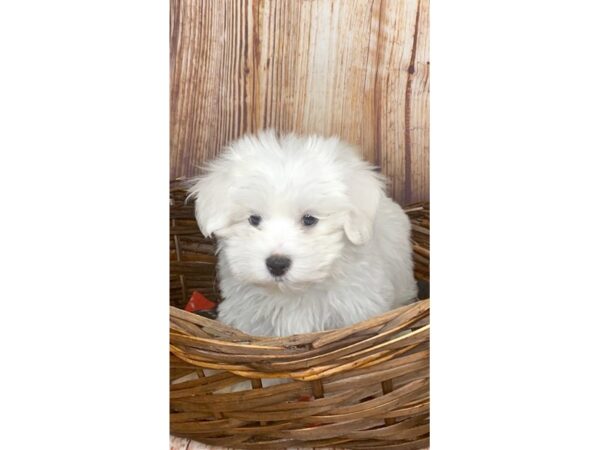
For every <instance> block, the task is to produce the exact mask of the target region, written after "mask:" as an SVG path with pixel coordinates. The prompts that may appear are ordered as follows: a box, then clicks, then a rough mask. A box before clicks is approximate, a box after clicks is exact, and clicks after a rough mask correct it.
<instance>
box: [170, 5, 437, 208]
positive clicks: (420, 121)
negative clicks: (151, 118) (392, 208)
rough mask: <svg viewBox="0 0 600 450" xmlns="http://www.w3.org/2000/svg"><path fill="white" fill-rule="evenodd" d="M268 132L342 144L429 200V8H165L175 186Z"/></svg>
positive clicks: (409, 195) (396, 185) (409, 194)
mask: <svg viewBox="0 0 600 450" xmlns="http://www.w3.org/2000/svg"><path fill="white" fill-rule="evenodd" d="M271 127H272V128H275V129H277V130H279V131H282V132H287V131H295V132H299V133H318V134H323V135H332V134H335V135H339V136H340V137H342V138H343V139H345V140H347V141H349V142H351V143H353V144H356V145H358V146H359V147H360V148H361V150H362V152H363V156H364V157H365V158H366V159H368V160H369V161H371V162H372V163H373V164H375V165H377V166H380V167H381V169H382V172H383V173H384V174H386V175H387V176H388V178H389V180H390V194H391V195H392V197H394V198H395V199H396V200H397V201H398V202H400V203H401V204H407V203H411V202H415V201H421V200H427V199H428V198H429V3H428V0H395V1H390V0H388V1H385V0H296V1H277V0H270V1H268V0H229V1H228V0H203V1H200V0H171V178H176V177H182V176H192V175H196V174H198V173H199V169H198V166H200V165H201V164H202V163H203V162H204V161H206V160H210V159H212V158H213V157H214V156H215V155H216V154H217V153H218V152H219V150H220V148H221V147H222V146H223V145H224V144H226V143H227V142H228V141H230V140H232V139H234V138H236V137H238V136H240V135H242V134H244V133H246V132H254V131H257V130H260V129H264V128H271Z"/></svg>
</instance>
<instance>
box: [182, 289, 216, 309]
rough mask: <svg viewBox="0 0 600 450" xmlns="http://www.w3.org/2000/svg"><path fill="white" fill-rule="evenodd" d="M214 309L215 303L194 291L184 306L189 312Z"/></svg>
mask: <svg viewBox="0 0 600 450" xmlns="http://www.w3.org/2000/svg"><path fill="white" fill-rule="evenodd" d="M216 307H217V304H216V303H214V302H211V301H210V300H209V299H207V298H206V297H205V296H204V295H202V294H201V293H200V292H198V291H194V292H193V293H192V296H191V297H190V299H189V300H188V302H187V305H185V310H186V311H189V312H197V311H213V310H214V309H216Z"/></svg>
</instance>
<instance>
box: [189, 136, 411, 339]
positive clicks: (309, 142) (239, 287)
mask: <svg viewBox="0 0 600 450" xmlns="http://www.w3.org/2000/svg"><path fill="white" fill-rule="evenodd" d="M190 193H191V195H192V196H193V197H194V198H195V199H196V200H195V201H196V218H197V220H198V224H199V226H200V229H201V231H202V233H203V234H204V235H206V236H210V235H214V236H216V237H217V241H218V255H219V263H218V273H219V280H220V288H221V293H222V295H223V298H224V301H223V302H222V303H221V304H220V305H219V319H220V320H221V321H223V322H225V323H227V324H229V325H231V326H233V327H236V328H238V329H240V330H242V331H244V332H246V333H250V334H254V335H264V336H286V335H291V334H296V333H307V332H312V331H321V330H325V329H331V328H338V327H343V326H346V325H350V324H353V323H356V322H359V321H362V320H365V319H367V318H369V317H372V316H374V315H377V314H380V313H383V312H385V311H388V310H390V309H393V308H395V307H397V306H400V305H403V304H407V303H410V302H411V301H412V300H413V299H414V298H415V297H416V295H417V287H416V282H415V280H414V278H413V272H412V269H413V264H412V259H411V245H410V240H409V235H410V222H409V220H408V217H407V216H406V214H405V213H404V211H403V210H402V209H401V208H400V206H398V205H397V204H396V203H394V202H393V201H392V200H391V199H390V198H388V197H387V196H386V195H385V192H384V179H383V178H382V177H381V176H380V175H378V174H377V173H376V172H375V171H374V170H373V168H372V167H371V166H369V165H368V164H367V163H366V162H365V161H363V160H362V159H360V157H359V156H358V155H357V154H356V152H355V151H354V150H353V149H352V147H350V146H349V145H348V144H346V143H344V142H342V141H340V140H339V139H337V138H323V137H318V136H310V137H299V136H296V135H293V134H290V135H287V136H283V137H281V138H279V139H278V138H277V136H276V135H275V133H274V132H272V131H269V132H262V133H259V134H258V135H256V136H245V137H242V138H241V139H239V140H237V141H235V142H233V143H232V144H230V146H229V147H227V148H226V149H225V150H224V151H223V152H222V153H221V155H220V156H219V158H218V159H216V160H215V161H213V162H212V163H211V164H210V166H209V167H208V170H207V172H206V173H205V174H204V175H203V176H201V177H200V178H198V179H197V180H195V184H194V186H193V187H192V188H191V190H190ZM307 213H308V214H311V215H313V216H315V217H317V218H318V219H319V221H318V223H317V224H316V225H313V226H311V227H306V226H304V225H303V224H302V222H301V219H302V217H303V216H304V215H305V214H307ZM252 214H257V215H260V216H261V217H262V222H261V223H260V225H259V226H258V227H253V226H252V225H250V223H249V222H248V217H249V216H250V215H252ZM272 254H283V255H286V256H288V257H289V258H291V260H292V264H291V266H290V269H289V270H288V272H287V273H285V275H284V276H283V277H282V278H281V279H276V278H274V277H273V276H272V275H271V274H270V273H269V271H268V270H267V267H266V264H265V260H266V258H267V257H269V256H270V255H272Z"/></svg>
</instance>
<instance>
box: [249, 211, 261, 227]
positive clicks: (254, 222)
mask: <svg viewBox="0 0 600 450" xmlns="http://www.w3.org/2000/svg"><path fill="white" fill-rule="evenodd" d="M261 220H262V217H260V216H258V215H256V214H252V215H251V216H250V217H248V222H250V225H252V226H253V227H257V226H258V225H260V221H261Z"/></svg>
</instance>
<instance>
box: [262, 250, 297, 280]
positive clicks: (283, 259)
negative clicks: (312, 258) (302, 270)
mask: <svg viewBox="0 0 600 450" xmlns="http://www.w3.org/2000/svg"><path fill="white" fill-rule="evenodd" d="M291 264H292V260H291V259H290V258H288V257H287V256H281V255H272V256H269V257H268V258H267V269H269V272H271V275H273V276H274V277H280V276H281V275H283V274H284V273H286V272H287V270H288V269H289V268H290V265H291Z"/></svg>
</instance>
